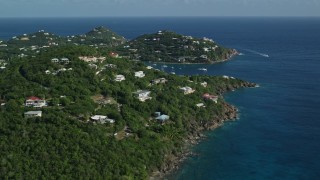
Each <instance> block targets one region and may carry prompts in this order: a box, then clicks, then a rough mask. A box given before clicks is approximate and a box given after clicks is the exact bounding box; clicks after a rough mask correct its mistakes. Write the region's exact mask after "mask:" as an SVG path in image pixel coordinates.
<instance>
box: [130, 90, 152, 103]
mask: <svg viewBox="0 0 320 180" xmlns="http://www.w3.org/2000/svg"><path fill="white" fill-rule="evenodd" d="M150 93H151V91H147V90H138V91H137V92H135V93H134V94H135V95H136V96H137V98H138V99H139V100H140V101H141V102H144V101H146V100H148V99H152V97H150Z"/></svg>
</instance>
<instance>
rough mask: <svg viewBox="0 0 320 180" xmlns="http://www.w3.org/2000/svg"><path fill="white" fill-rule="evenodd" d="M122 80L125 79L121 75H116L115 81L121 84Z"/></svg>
mask: <svg viewBox="0 0 320 180" xmlns="http://www.w3.org/2000/svg"><path fill="white" fill-rule="evenodd" d="M124 80H126V78H125V77H124V75H121V74H119V75H116V78H115V81H117V82H121V81H124Z"/></svg>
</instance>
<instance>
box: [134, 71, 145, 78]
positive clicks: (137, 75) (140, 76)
mask: <svg viewBox="0 0 320 180" xmlns="http://www.w3.org/2000/svg"><path fill="white" fill-rule="evenodd" d="M134 76H135V77H138V78H143V77H144V76H146V75H145V74H144V73H143V71H137V72H135V73H134Z"/></svg>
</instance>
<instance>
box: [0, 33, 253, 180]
mask: <svg viewBox="0 0 320 180" xmlns="http://www.w3.org/2000/svg"><path fill="white" fill-rule="evenodd" d="M99 32H101V28H95V29H94V30H92V31H90V32H89V34H87V36H86V38H88V37H90V38H89V39H85V40H80V41H78V38H79V37H82V36H80V35H79V36H74V37H73V39H68V38H64V37H60V36H56V35H53V34H52V33H46V32H44V31H39V32H37V33H34V34H31V35H28V34H25V35H21V36H17V37H14V38H12V39H11V40H9V41H5V42H2V43H3V44H7V46H1V47H0V60H1V61H0V63H1V69H0V103H1V113H0V131H1V140H0V142H1V152H2V153H1V158H2V160H1V167H2V168H1V171H0V177H1V178H3V179H20V178H25V179H38V178H42V177H43V178H55V179H59V178H62V179H79V178H92V177H95V178H96V179H148V178H149V177H151V176H156V177H161V176H162V175H163V174H165V173H167V172H169V171H170V170H172V169H174V168H175V167H176V166H177V164H178V162H179V161H180V160H181V158H183V156H184V155H185V154H186V153H187V152H188V147H189V145H190V144H192V143H194V142H195V141H197V140H198V139H199V138H200V137H201V132H202V131H204V130H210V129H213V128H215V127H218V126H220V125H222V124H223V122H224V121H226V120H231V119H235V118H236V116H237V109H236V108H235V107H234V106H232V105H230V104H228V103H227V102H225V100H224V99H223V96H222V95H223V93H225V92H227V91H231V90H235V89H238V88H243V87H254V86H255V84H254V83H249V82H246V81H243V80H240V79H237V78H233V77H228V76H177V75H173V74H168V73H165V72H161V71H159V70H156V69H153V68H152V67H147V66H146V65H145V64H144V63H143V62H141V61H132V60H130V57H131V54H129V55H128V56H130V57H129V58H127V57H125V56H126V55H122V53H125V51H126V50H127V49H128V50H129V51H131V50H130V49H131V47H130V48H129V47H127V46H128V45H127V44H126V43H129V44H130V43H132V42H126V41H125V40H124V39H123V38H122V36H117V35H115V34H112V33H111V35H107V36H103V37H101V36H100V35H101V34H103V32H101V33H99ZM104 32H105V33H108V34H109V33H110V32H111V31H109V30H108V31H107V30H104ZM162 33H163V34H168V36H169V34H172V36H174V37H176V36H177V35H176V34H174V33H171V32H162ZM170 37H171V35H170ZM179 37H181V38H183V39H184V38H185V37H182V36H179ZM69 38H72V37H69ZM82 38H85V37H82ZM104 38H109V39H107V40H102V39H104ZM146 38H147V37H144V38H143V39H146ZM65 39H67V40H66V41H63V40H65ZM97 39H100V40H99V41H96V40H97ZM171 39H172V37H171ZM183 39H182V40H183ZM189 39H190V38H189ZM69 40H71V41H69ZM152 41H153V40H152ZM156 41H157V40H156ZM30 42H32V43H30ZM81 42H82V44H81ZM85 42H86V43H85ZM110 42H112V43H110ZM201 42H207V45H208V44H210V47H215V46H211V45H215V43H214V42H212V41H211V40H203V41H201ZM101 43H102V44H103V45H101ZM140 43H141V42H140ZM199 43H200V41H199ZM119 44H120V45H119ZM200 45H202V43H200V44H199V48H200ZM119 46H122V47H121V48H120V49H122V50H123V51H122V50H121V51H120V50H118V48H119ZM124 46H126V47H125V48H123V47H124ZM129 46H130V45H129ZM131 46H133V45H132V44H131ZM160 46H161V44H160ZM179 46H180V45H179ZM133 47H135V46H133ZM141 47H146V48H147V47H148V46H147V45H143V44H142V45H141ZM194 47H197V46H194ZM206 47H207V46H206ZM208 47H209V46H208ZM188 48H189V46H188ZM201 48H202V50H203V47H201ZM124 49H125V50H124ZM211 49H212V48H211ZM202 50H201V51H202ZM137 52H139V53H141V52H143V51H142V50H137ZM213 52H221V53H222V54H221V56H219V55H214V54H215V53H213ZM223 52H224V53H223ZM148 53H149V52H148V51H146V54H148ZM210 53H212V54H211V55H210ZM229 53H231V51H230V50H228V49H223V48H221V49H220V46H219V47H217V48H216V50H215V51H213V50H210V51H208V54H207V56H208V57H209V58H210V62H211V61H213V58H215V59H220V58H228V57H229V56H230V55H231V54H232V53H231V54H229ZM22 54H23V55H22ZM199 54H200V53H199ZM179 56H180V55H179ZM211 58H212V59H211ZM141 60H142V59H141ZM195 61H197V59H195ZM185 62H188V61H185ZM203 62H206V61H203ZM207 62H209V61H207Z"/></svg>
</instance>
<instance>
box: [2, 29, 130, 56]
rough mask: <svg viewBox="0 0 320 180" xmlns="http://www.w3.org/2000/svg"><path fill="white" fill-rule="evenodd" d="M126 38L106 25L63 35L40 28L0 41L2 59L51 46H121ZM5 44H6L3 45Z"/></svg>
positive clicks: (37, 51) (35, 52)
mask: <svg viewBox="0 0 320 180" xmlns="http://www.w3.org/2000/svg"><path fill="white" fill-rule="evenodd" d="M125 42H126V39H125V38H124V37H122V36H120V35H118V34H116V33H114V32H112V31H111V30H109V29H107V28H105V27H97V28H94V29H93V30H91V31H89V32H88V33H86V34H83V35H74V36H67V37H62V36H58V35H55V34H53V33H49V32H45V31H44V30H40V31H38V32H36V33H31V34H23V35H19V36H15V37H12V38H11V39H9V40H8V41H3V42H2V43H0V59H1V58H3V59H9V58H14V57H26V56H37V55H38V54H39V53H40V52H42V51H46V49H48V48H50V47H57V46H65V45H77V46H83V45H85V46H91V47H96V48H110V47H115V46H119V45H121V44H123V43H125ZM1 44H5V45H6V46H1Z"/></svg>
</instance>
